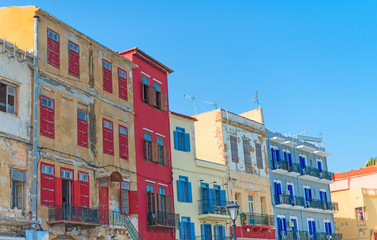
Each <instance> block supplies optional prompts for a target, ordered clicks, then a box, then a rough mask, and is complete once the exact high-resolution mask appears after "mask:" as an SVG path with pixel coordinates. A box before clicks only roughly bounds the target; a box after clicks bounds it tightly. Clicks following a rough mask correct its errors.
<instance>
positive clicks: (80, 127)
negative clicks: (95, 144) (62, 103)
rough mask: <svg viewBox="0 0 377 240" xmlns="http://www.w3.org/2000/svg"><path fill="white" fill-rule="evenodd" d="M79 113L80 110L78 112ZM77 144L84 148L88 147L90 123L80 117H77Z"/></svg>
mask: <svg viewBox="0 0 377 240" xmlns="http://www.w3.org/2000/svg"><path fill="white" fill-rule="evenodd" d="M79 111H80V110H78V112H79ZM78 112H77V113H78ZM85 114H87V113H85ZM77 144H78V145H79V146H82V147H88V121H85V120H83V119H80V118H79V117H78V116H77Z"/></svg>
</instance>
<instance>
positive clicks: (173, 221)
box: [147, 211, 179, 228]
mask: <svg viewBox="0 0 377 240" xmlns="http://www.w3.org/2000/svg"><path fill="white" fill-rule="evenodd" d="M147 226H148V227H165V228H179V214H175V213H168V212H162V211H153V212H148V213H147Z"/></svg>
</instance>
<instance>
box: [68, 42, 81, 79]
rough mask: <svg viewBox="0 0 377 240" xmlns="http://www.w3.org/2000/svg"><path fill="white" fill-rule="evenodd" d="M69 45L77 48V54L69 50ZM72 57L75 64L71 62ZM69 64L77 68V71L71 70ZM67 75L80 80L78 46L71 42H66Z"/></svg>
mask: <svg viewBox="0 0 377 240" xmlns="http://www.w3.org/2000/svg"><path fill="white" fill-rule="evenodd" d="M70 44H72V45H74V46H75V47H77V49H78V50H77V52H76V51H75V50H73V49H71V46H70ZM72 56H74V57H77V62H73V61H72V59H71V58H72ZM71 64H72V65H73V66H77V71H75V70H74V67H73V68H72V65H71ZM68 73H69V74H70V75H72V76H74V77H77V78H80V46H79V45H78V44H76V43H74V42H73V41H71V40H69V41H68Z"/></svg>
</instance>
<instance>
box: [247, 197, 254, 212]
mask: <svg viewBox="0 0 377 240" xmlns="http://www.w3.org/2000/svg"><path fill="white" fill-rule="evenodd" d="M248 201H249V213H250V215H253V214H254V202H253V196H251V195H249V196H248Z"/></svg>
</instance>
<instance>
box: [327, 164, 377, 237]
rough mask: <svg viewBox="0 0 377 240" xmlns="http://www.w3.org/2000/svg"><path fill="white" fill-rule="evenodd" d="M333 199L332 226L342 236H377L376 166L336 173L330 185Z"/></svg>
mask: <svg viewBox="0 0 377 240" xmlns="http://www.w3.org/2000/svg"><path fill="white" fill-rule="evenodd" d="M330 190H331V198H332V200H333V201H334V202H336V203H337V204H336V206H337V209H336V210H337V211H338V212H337V213H335V214H334V220H335V227H336V231H337V232H338V233H341V234H342V236H343V239H374V240H376V239H377V212H376V206H377V166H369V167H364V168H360V169H354V170H351V171H347V172H341V173H335V174H334V182H333V183H331V184H330Z"/></svg>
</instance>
